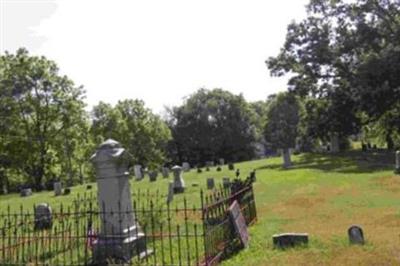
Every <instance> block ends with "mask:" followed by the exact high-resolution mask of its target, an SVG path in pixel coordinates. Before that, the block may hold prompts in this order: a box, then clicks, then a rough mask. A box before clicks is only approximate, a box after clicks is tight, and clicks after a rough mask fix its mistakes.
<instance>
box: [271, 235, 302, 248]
mask: <svg viewBox="0 0 400 266" xmlns="http://www.w3.org/2000/svg"><path fill="white" fill-rule="evenodd" d="M272 241H273V243H274V246H275V247H276V248H282V249H285V248H290V247H295V246H298V245H307V244H308V234H307V233H284V234H279V235H273V236H272Z"/></svg>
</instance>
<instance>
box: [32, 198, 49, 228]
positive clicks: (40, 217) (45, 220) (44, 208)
mask: <svg viewBox="0 0 400 266" xmlns="http://www.w3.org/2000/svg"><path fill="white" fill-rule="evenodd" d="M34 211H35V230H43V229H50V228H51V226H52V225H53V219H52V213H51V208H50V206H49V204H47V203H40V204H38V205H36V206H35V209H34Z"/></svg>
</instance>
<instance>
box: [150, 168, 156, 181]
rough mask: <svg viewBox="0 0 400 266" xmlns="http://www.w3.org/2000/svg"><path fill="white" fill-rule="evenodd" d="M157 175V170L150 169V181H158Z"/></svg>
mask: <svg viewBox="0 0 400 266" xmlns="http://www.w3.org/2000/svg"><path fill="white" fill-rule="evenodd" d="M157 176H158V172H157V171H150V172H149V178H150V182H154V181H157Z"/></svg>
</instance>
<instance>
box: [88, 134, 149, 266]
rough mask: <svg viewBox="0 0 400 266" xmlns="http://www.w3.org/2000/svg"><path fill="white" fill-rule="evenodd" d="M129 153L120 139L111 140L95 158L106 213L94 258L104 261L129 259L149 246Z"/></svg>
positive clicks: (99, 192)
mask: <svg viewBox="0 0 400 266" xmlns="http://www.w3.org/2000/svg"><path fill="white" fill-rule="evenodd" d="M128 156H129V155H128V154H127V152H126V151H125V149H124V148H122V147H121V144H120V143H119V142H117V141H115V140H112V139H109V140H106V141H105V142H103V143H102V144H101V145H100V146H99V148H98V149H97V151H96V153H95V154H94V155H93V156H92V157H91V161H92V163H93V165H94V166H95V169H96V179H97V186H98V202H99V206H100V211H101V213H103V215H102V217H101V232H100V234H99V236H98V240H97V242H96V243H95V245H94V258H95V260H96V262H98V263H100V264H101V263H102V262H104V261H105V260H107V259H108V258H109V257H111V258H125V259H127V260H129V259H130V258H132V257H133V256H134V255H136V254H137V253H139V254H140V253H142V252H143V251H144V250H145V249H146V241H145V238H144V234H143V232H142V231H141V229H140V226H139V224H138V222H137V221H136V218H135V216H134V211H133V207H132V200H131V190H130V185H129V173H128V160H127V159H128V158H127V157H128Z"/></svg>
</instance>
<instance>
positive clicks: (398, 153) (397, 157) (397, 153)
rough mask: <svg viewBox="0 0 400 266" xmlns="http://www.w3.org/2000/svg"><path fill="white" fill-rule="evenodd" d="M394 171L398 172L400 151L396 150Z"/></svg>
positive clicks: (399, 169) (399, 171)
mask: <svg viewBox="0 0 400 266" xmlns="http://www.w3.org/2000/svg"><path fill="white" fill-rule="evenodd" d="M395 173H396V174H400V151H396V168H395Z"/></svg>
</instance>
